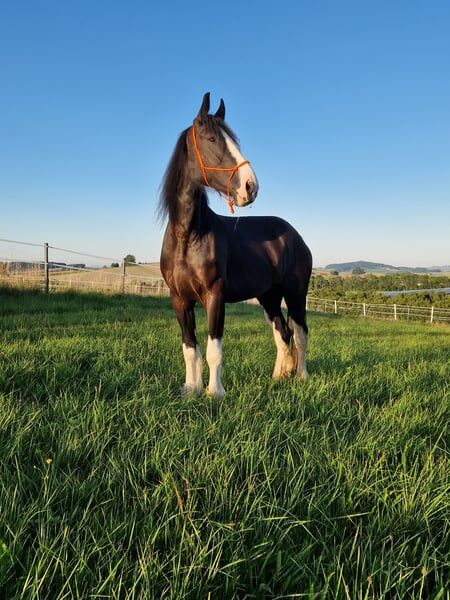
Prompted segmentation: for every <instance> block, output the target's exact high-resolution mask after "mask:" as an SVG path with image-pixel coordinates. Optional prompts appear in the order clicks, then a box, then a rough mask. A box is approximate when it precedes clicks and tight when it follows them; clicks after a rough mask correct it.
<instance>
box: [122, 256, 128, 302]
mask: <svg viewBox="0 0 450 600" xmlns="http://www.w3.org/2000/svg"><path fill="white" fill-rule="evenodd" d="M126 276H127V263H126V262H125V259H124V258H123V259H122V294H125V277H126Z"/></svg>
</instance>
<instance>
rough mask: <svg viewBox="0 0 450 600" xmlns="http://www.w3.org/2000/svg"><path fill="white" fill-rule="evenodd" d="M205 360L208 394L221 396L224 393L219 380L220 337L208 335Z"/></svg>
mask: <svg viewBox="0 0 450 600" xmlns="http://www.w3.org/2000/svg"><path fill="white" fill-rule="evenodd" d="M206 360H207V361H208V367H209V385H208V394H209V395H210V396H214V397H216V398H222V397H223V395H224V394H225V390H224V389H223V385H222V380H221V374H222V338H216V339H212V338H211V337H210V336H208V345H207V347H206Z"/></svg>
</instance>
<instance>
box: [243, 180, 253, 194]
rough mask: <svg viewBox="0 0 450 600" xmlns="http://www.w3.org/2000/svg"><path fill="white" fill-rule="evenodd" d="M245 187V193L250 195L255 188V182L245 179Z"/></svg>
mask: <svg viewBox="0 0 450 600" xmlns="http://www.w3.org/2000/svg"><path fill="white" fill-rule="evenodd" d="M245 189H246V190H247V194H248V195H249V196H251V195H252V194H253V190H254V189H255V184H254V183H253V181H252V180H251V179H249V180H248V181H247V183H246V184H245Z"/></svg>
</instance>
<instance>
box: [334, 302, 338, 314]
mask: <svg viewBox="0 0 450 600" xmlns="http://www.w3.org/2000/svg"><path fill="white" fill-rule="evenodd" d="M334 314H335V315H337V300H335V301H334Z"/></svg>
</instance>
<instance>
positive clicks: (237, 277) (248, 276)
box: [225, 262, 273, 302]
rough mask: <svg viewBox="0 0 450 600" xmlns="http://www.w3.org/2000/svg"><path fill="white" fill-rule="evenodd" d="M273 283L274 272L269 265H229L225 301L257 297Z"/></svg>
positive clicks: (238, 300) (239, 300)
mask: <svg viewBox="0 0 450 600" xmlns="http://www.w3.org/2000/svg"><path fill="white" fill-rule="evenodd" d="M272 285H273V273H272V271H271V269H270V267H269V265H258V264H257V263H256V264H255V263H253V264H251V263H249V264H248V265H247V264H242V262H241V264H236V263H235V264H234V265H229V266H228V271H227V278H226V285H225V302H241V301H242V300H249V299H251V298H257V297H258V296H261V294H263V293H264V292H266V291H267V290H268V289H270V287H271V286H272Z"/></svg>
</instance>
